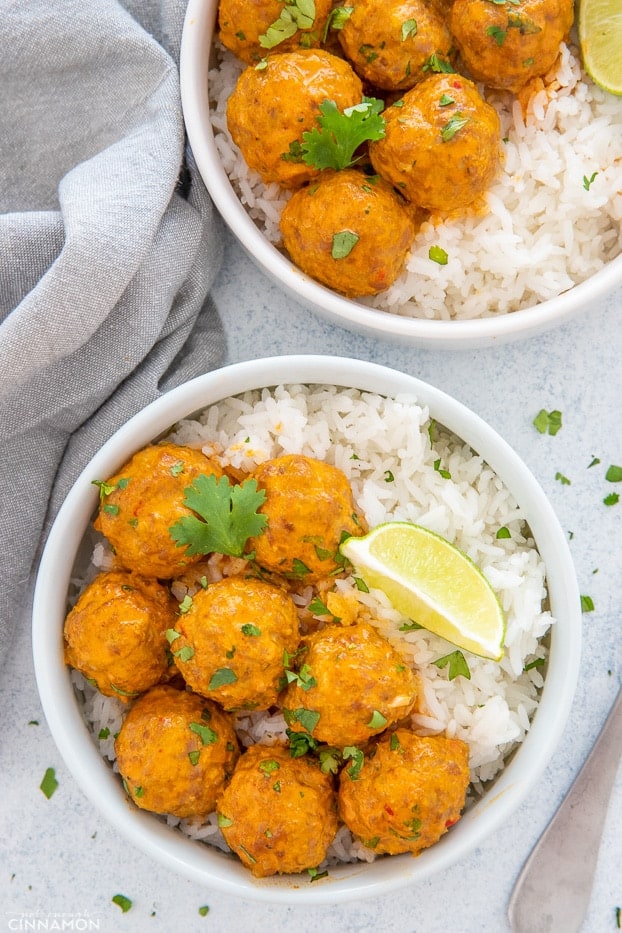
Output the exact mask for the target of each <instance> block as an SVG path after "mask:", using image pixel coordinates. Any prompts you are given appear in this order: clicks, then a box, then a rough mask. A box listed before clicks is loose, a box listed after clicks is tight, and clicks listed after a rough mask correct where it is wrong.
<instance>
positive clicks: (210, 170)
mask: <svg viewBox="0 0 622 933" xmlns="http://www.w3.org/2000/svg"><path fill="white" fill-rule="evenodd" d="M217 5H218V4H217V0H189V3H188V7H187V10H186V16H185V20H184V26H183V31H182V39H181V50H180V86H181V102H182V110H183V115H184V121H185V124H186V130H187V133H188V139H189V142H190V147H191V150H192V153H193V156H194V159H195V161H196V164H197V167H198V169H199V173H200V175H201V177H202V178H203V181H204V183H205V186H206V188H207V190H208V192H209V194H210V196H211V198H212V200H213V202H214V204H215V205H216V208H217V209H218V211H219V213H220V214H221V216H222V217H223V219H224V220H225V222H226V223H227V225H228V226H229V227H230V229H231V230H232V232H233V233H234V234H235V236H236V237H237V239H238V240H239V241H240V243H241V245H242V246H243V248H244V249H245V250H246V252H247V253H248V254H249V256H250V257H251V259H252V260H253V261H254V262H255V263H256V264H257V265H258V266H259V268H261V269H262V270H263V272H264V273H265V274H266V275H268V277H269V278H270V279H271V280H272V281H273V282H275V283H276V284H277V285H279V287H280V288H281V289H284V290H285V291H286V293H288V294H289V295H290V296H292V297H293V298H294V299H295V300H296V301H298V302H299V303H302V304H303V305H305V306H306V307H310V308H312V309H313V310H314V311H315V312H317V313H318V314H319V315H320V316H323V317H325V318H326V319H328V320H330V321H332V322H333V323H337V324H340V325H341V326H342V327H346V328H348V329H349V330H354V331H358V332H360V333H364V334H373V335H374V336H376V337H378V336H380V337H384V338H386V339H388V340H399V341H401V342H404V341H406V342H409V343H414V344H416V345H420V346H429V347H433V348H435V349H449V350H452V349H463V348H470V347H475V346H479V347H481V346H494V345H495V344H498V343H505V342H508V341H512V340H517V339H521V340H522V339H526V338H528V337H532V336H535V335H536V334H539V333H541V332H544V331H546V330H550V329H551V328H553V327H555V326H557V325H558V324H560V323H562V322H563V321H565V320H568V319H570V318H572V317H573V316H574V315H576V314H578V313H579V312H580V311H581V310H582V309H583V308H584V307H585V306H586V305H587V304H588V303H593V302H596V301H597V300H598V299H600V298H602V297H603V296H604V295H606V294H607V293H609V292H611V291H612V290H613V289H614V288H615V287H616V286H619V285H620V283H621V282H622V253H621V254H620V255H618V256H616V257H615V258H614V259H612V260H611V261H610V262H608V263H607V264H606V265H605V266H603V268H602V269H600V270H598V272H596V273H594V275H592V276H591V277H590V278H589V279H586V280H585V281H584V282H580V283H579V284H577V285H575V286H573V287H572V288H571V289H569V290H568V291H566V292H563V293H562V294H561V295H557V296H556V297H553V298H549V299H547V300H545V301H542V302H540V303H539V304H538V305H535V306H532V307H530V308H524V309H521V310H519V311H517V312H508V313H505V314H500V315H496V316H495V315H491V316H489V317H485V318H473V319H470V320H449V321H442V320H437V319H434V320H429V319H425V318H410V317H404V316H402V315H399V314H394V313H392V312H387V311H379V310H376V309H374V308H371V307H367V306H365V305H363V304H358V303H357V302H355V301H353V300H351V299H349V298H345V297H342V296H340V295H338V294H337V293H336V292H333V291H332V290H331V289H329V288H326V287H325V286H323V285H321V284H320V283H318V282H316V281H315V280H313V279H312V278H310V277H309V276H308V275H306V274H305V273H303V272H302V271H301V270H300V269H298V268H296V266H294V264H293V263H292V262H291V260H290V259H288V258H287V257H286V256H284V255H283V254H282V253H281V252H279V250H278V249H277V248H276V247H275V246H273V244H272V243H270V242H269V241H268V240H267V239H266V237H265V236H264V235H263V234H262V233H261V232H260V230H259V229H258V227H257V226H256V225H255V223H254V222H253V220H252V219H251V217H250V216H249V214H248V213H247V212H246V210H245V209H244V207H243V206H242V203H241V201H240V200H239V198H238V196H237V194H236V193H235V191H234V189H233V187H232V185H231V182H230V181H229V178H228V176H227V173H226V172H225V170H224V168H223V165H222V161H221V159H220V155H219V152H218V148H217V145H216V142H215V138H214V133H213V130H212V125H211V122H210V121H209V120H205V114H208V113H209V109H210V108H209V97H208V77H207V72H208V68H207V61H206V57H205V49H206V47H208V48H209V47H210V46H211V35H212V31H213V29H214V27H215V22H216V12H217ZM199 76H204V79H201V78H200V77H199Z"/></svg>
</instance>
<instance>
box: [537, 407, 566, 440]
mask: <svg viewBox="0 0 622 933" xmlns="http://www.w3.org/2000/svg"><path fill="white" fill-rule="evenodd" d="M533 425H534V427H535V428H536V430H537V431H539V432H540V434H546V433H547V432H548V433H549V434H551V435H553V436H554V435H555V434H557V432H558V431H559V430H561V426H562V413H561V411H558V410H557V409H554V410H553V411H546V409H545V408H541V409H540V411H539V412H538V414H537V415H536V417H535V418H534V419H533Z"/></svg>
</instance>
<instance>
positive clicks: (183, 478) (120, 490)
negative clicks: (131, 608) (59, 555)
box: [95, 444, 223, 579]
mask: <svg viewBox="0 0 622 933" xmlns="http://www.w3.org/2000/svg"><path fill="white" fill-rule="evenodd" d="M201 474H206V475H211V474H213V475H215V476H216V477H217V478H220V477H221V476H222V475H223V471H222V468H221V467H220V464H219V463H218V462H217V461H215V460H212V459H210V458H209V457H206V456H205V454H203V453H201V451H200V450H194V449H192V448H190V447H180V446H178V445H176V444H155V445H151V446H149V447H145V448H144V449H143V450H139V451H138V453H136V454H134V456H133V457H132V458H131V460H129V462H128V463H126V464H125V466H123V467H122V469H121V470H119V472H118V473H116V474H115V475H114V476H111V477H110V479H107V480H106V482H105V483H102V484H100V493H101V502H100V508H99V514H98V516H97V519H96V521H95V528H96V529H97V530H98V531H101V532H102V534H104V535H105V536H106V538H107V539H108V541H109V542H110V544H111V545H112V547H113V549H114V552H115V555H116V558H117V560H118V562H119V563H120V564H121V565H122V566H123V567H126V568H127V569H129V570H134V571H136V573H140V574H142V575H143V576H145V577H160V578H162V579H170V578H172V577H174V576H176V575H177V574H181V573H183V571H184V570H185V569H187V568H188V567H189V566H190V565H192V564H195V563H198V561H200V560H201V559H202V555H200V554H197V555H195V556H193V557H189V556H188V555H187V554H186V551H185V548H180V547H178V546H177V544H176V542H175V540H174V539H173V538H172V537H171V534H170V530H169V529H170V528H171V526H172V525H174V524H175V522H177V521H178V520H179V519H180V518H182V517H184V516H186V515H192V514H193V513H192V512H191V511H190V509H189V508H187V506H185V505H184V504H183V500H184V490H185V489H186V488H187V487H188V486H190V485H191V484H192V483H193V481H194V480H195V479H196V478H197V477H198V476H200V475H201Z"/></svg>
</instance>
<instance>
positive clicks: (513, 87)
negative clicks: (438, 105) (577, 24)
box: [449, 0, 574, 93]
mask: <svg viewBox="0 0 622 933" xmlns="http://www.w3.org/2000/svg"><path fill="white" fill-rule="evenodd" d="M573 19H574V3H573V0H516V2H511V0H506V2H505V3H490V2H489V0H455V3H454V4H453V6H452V8H451V12H450V15H449V26H450V29H451V31H452V33H453V36H454V38H455V40H456V45H457V46H458V49H459V50H460V55H461V58H462V62H463V64H464V66H465V68H466V70H467V73H468V74H469V75H470V76H471V77H472V78H473V79H474V80H475V81H481V82H483V83H484V84H486V85H488V87H493V88H500V89H503V90H508V91H513V92H515V93H516V92H518V91H519V90H520V89H521V88H522V87H524V85H525V84H527V82H528V81H529V80H530V79H531V78H533V77H536V76H538V75H544V74H546V73H547V71H549V69H550V68H551V67H552V66H553V64H554V63H555V60H556V59H557V56H558V54H559V47H560V44H561V42H563V41H564V39H566V38H567V37H568V34H569V32H570V27H571V26H572V23H573Z"/></svg>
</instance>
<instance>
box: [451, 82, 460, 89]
mask: <svg viewBox="0 0 622 933" xmlns="http://www.w3.org/2000/svg"><path fill="white" fill-rule="evenodd" d="M453 87H457V88H458V90H460V89H461V87H462V85H461V84H460V82H459V81H454V82H453Z"/></svg>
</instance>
